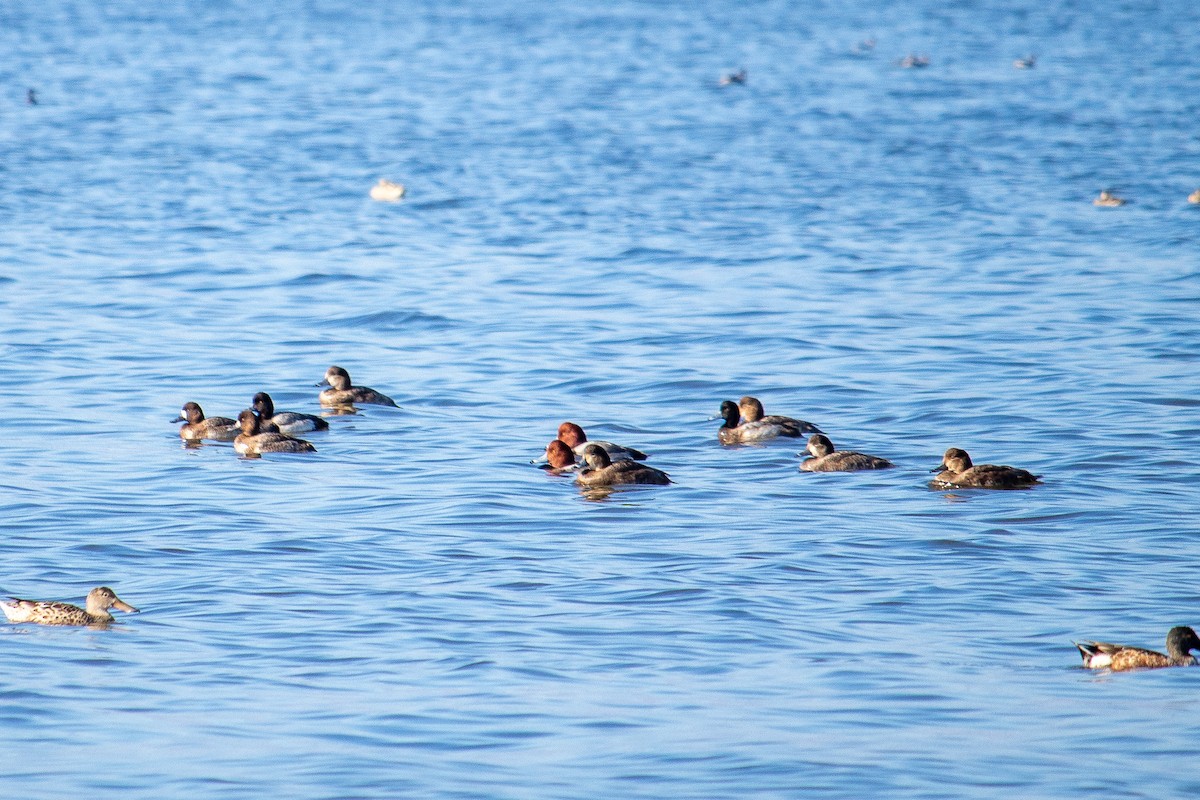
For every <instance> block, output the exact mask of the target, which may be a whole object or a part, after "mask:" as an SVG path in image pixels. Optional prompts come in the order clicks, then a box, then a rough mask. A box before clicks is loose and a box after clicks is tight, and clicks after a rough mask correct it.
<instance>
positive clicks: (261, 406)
mask: <svg viewBox="0 0 1200 800" xmlns="http://www.w3.org/2000/svg"><path fill="white" fill-rule="evenodd" d="M250 407H251V408H252V409H254V410H255V411H256V412H258V426H259V430H261V431H262V432H263V433H271V432H274V433H288V434H292V433H307V432H309V431H324V430H329V422H328V421H327V420H325V419H323V418H321V417H318V416H316V415H314V414H301V413H300V412H298V411H276V410H275V401H274V400H272V399H271V395H269V394H267V393H266V392H259V393H258V394H256V395H254V399H253V400H252V401H251V402H250Z"/></svg>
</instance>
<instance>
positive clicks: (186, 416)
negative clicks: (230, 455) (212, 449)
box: [171, 403, 238, 442]
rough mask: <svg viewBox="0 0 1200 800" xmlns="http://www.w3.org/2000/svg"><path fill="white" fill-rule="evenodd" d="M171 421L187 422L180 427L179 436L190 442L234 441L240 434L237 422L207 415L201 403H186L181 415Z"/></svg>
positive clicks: (227, 418)
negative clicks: (203, 440) (204, 440)
mask: <svg viewBox="0 0 1200 800" xmlns="http://www.w3.org/2000/svg"><path fill="white" fill-rule="evenodd" d="M171 421H172V422H184V423H187V424H185V425H184V426H183V427H181V428H180V429H179V438H180V439H183V440H184V441H188V442H198V441H200V440H201V439H209V440H211V441H214V442H232V441H233V440H234V438H235V437H236V436H237V435H238V424H237V422H235V421H234V420H232V419H230V418H229V417H206V416H204V410H203V409H202V408H200V404H199V403H184V404H183V409H182V410H181V411H180V412H179V416H178V417H176V418H175V419H173V420H171Z"/></svg>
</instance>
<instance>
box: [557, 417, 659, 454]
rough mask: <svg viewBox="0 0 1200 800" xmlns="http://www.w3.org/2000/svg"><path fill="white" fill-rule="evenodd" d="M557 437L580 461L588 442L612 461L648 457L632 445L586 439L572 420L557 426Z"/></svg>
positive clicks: (584, 434) (581, 429)
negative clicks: (602, 451) (601, 450)
mask: <svg viewBox="0 0 1200 800" xmlns="http://www.w3.org/2000/svg"><path fill="white" fill-rule="evenodd" d="M558 439H559V441H561V442H563V443H564V444H566V445H567V447H569V448H571V451H572V452H574V453H575V457H576V458H577V459H578V460H579V461H581V462H582V461H583V451H584V450H586V449H587V446H588V445H589V444H594V445H596V446H597V447H599V448H601V449H603V450H604V452H606V453H608V457H609V458H610V459H611V460H613V461H645V460H646V459H647V458H649V456H647V455H646V454H645V453H643V452H642V451H641V450H637V449H635V448H632V447H625V446H623V445H619V444H614V443H613V442H604V441H594V440H591V439H588V438H587V434H586V433H584V432H583V428H581V427H579V426H578V425H576V424H575V423H574V422H564V423H563V424H561V425H559V426H558Z"/></svg>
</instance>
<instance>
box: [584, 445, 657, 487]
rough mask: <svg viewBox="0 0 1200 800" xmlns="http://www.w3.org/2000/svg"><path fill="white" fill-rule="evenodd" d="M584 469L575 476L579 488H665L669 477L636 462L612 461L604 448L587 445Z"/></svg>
mask: <svg viewBox="0 0 1200 800" xmlns="http://www.w3.org/2000/svg"><path fill="white" fill-rule="evenodd" d="M583 463H584V464H585V466H584V468H583V469H582V470H581V471H580V472H579V474H578V475H577V476H575V482H576V483H578V484H580V485H581V486H621V485H625V484H646V485H655V486H665V485H666V484H668V483H670V482H671V478H670V476H668V475H667V473H665V472H663V471H662V470H659V469H655V468H654V467H650V466H647V465H645V464H641V463H639V462H637V461H613V460H612V459H610V458H609V457H608V453H606V452H605V451H604V448H602V447H599V446H597V445H594V444H589V445H588V446H587V447H586V448H584V451H583Z"/></svg>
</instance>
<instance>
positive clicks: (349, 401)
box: [317, 367, 398, 408]
mask: <svg viewBox="0 0 1200 800" xmlns="http://www.w3.org/2000/svg"><path fill="white" fill-rule="evenodd" d="M317 386H328V387H330V388H328V389H326V390H325V391H323V392H321V394H320V395H318V396H317V397H318V399H319V400H320V401H321V405H323V406H348V405H353V404H354V403H364V404H367V405H376V406H392V407H393V408H398V406H397V405H396V401H395V400H393V399H392V398H390V397H388V396H387V395H385V394H380V393H379V392H377V391H375V390H374V389H368V388H367V387H366V386H352V385H351V384H350V373H349V372H346V370H344V369H342V368H341V367H330V368H329V369H327V370H325V380H323V381H321V382H320V383H318V384H317Z"/></svg>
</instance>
